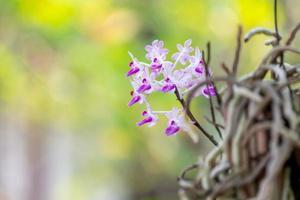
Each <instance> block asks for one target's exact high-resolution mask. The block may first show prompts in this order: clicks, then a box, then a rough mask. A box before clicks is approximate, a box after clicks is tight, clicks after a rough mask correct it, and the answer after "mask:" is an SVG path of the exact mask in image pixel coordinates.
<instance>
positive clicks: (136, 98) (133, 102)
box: [128, 96, 141, 107]
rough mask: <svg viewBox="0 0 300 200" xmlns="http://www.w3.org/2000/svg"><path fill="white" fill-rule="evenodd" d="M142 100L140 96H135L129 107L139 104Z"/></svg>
mask: <svg viewBox="0 0 300 200" xmlns="http://www.w3.org/2000/svg"><path fill="white" fill-rule="evenodd" d="M140 100H141V97H140V96H134V97H133V98H132V99H131V100H130V101H129V103H128V106H129V107H130V106H132V105H133V104H135V103H137V102H139V101H140Z"/></svg>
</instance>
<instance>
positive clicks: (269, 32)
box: [244, 27, 277, 42]
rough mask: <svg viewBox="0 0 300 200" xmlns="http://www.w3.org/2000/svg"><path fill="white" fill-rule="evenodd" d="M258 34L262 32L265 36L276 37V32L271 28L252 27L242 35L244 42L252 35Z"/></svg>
mask: <svg viewBox="0 0 300 200" xmlns="http://www.w3.org/2000/svg"><path fill="white" fill-rule="evenodd" d="M258 34H263V35H266V36H273V37H275V38H277V34H276V33H274V32H273V31H272V30H269V29H266V28H262V27H257V28H254V29H251V30H250V31H249V32H248V33H247V34H246V35H245V36H244V42H248V41H249V40H250V39H251V38H252V37H253V36H255V35H258Z"/></svg>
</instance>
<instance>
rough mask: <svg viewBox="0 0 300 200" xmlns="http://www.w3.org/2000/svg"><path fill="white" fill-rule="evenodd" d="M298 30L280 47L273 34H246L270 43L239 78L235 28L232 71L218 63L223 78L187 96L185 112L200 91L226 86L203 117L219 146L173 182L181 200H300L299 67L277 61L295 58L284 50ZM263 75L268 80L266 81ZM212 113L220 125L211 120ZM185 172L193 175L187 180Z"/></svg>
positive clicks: (288, 48) (209, 81)
mask: <svg viewBox="0 0 300 200" xmlns="http://www.w3.org/2000/svg"><path fill="white" fill-rule="evenodd" d="M299 29H300V24H298V25H297V26H296V27H295V28H294V29H293V30H292V32H291V33H290V35H289V37H288V39H287V40H286V42H285V46H280V39H281V37H280V38H279V37H278V36H279V34H278V33H276V32H275V33H273V32H272V31H269V30H266V29H262V28H258V29H254V30H252V31H250V33H248V34H246V36H245V40H246V41H248V40H249V39H250V38H251V37H252V36H254V35H255V34H261V33H262V34H267V35H270V36H272V37H274V38H275V40H276V42H273V48H272V49H271V50H270V52H268V53H267V55H266V56H265V58H264V59H263V60H262V62H261V64H260V65H259V66H258V68H257V69H256V70H255V71H254V72H253V73H250V74H248V75H246V76H244V77H243V78H240V79H239V78H238V77H237V69H238V63H239V58H240V52H241V35H242V30H241V28H239V32H238V37H237V43H238V45H237V48H236V52H235V58H234V62H233V66H232V69H231V70H230V69H229V68H228V67H227V66H226V65H225V64H223V65H222V66H223V69H224V70H225V72H226V76H224V77H207V79H206V80H205V81H203V82H201V83H199V84H198V85H197V86H196V87H194V89H193V90H192V91H191V92H190V94H189V95H188V97H187V99H186V101H185V104H186V105H185V106H186V108H187V110H189V106H190V104H191V102H192V100H193V96H194V93H195V92H196V91H197V90H198V89H199V88H200V87H202V86H204V85H205V84H215V83H217V82H224V83H226V87H225V88H224V89H223V90H222V91H219V92H217V102H218V106H217V107H218V109H216V110H215V107H214V105H213V103H212V100H213V99H210V105H211V117H212V119H208V118H207V121H208V122H209V123H211V124H212V126H213V127H215V129H216V132H217V133H219V136H220V141H218V144H217V146H216V147H215V148H214V149H213V150H212V151H211V152H210V153H209V154H208V155H207V156H206V157H205V158H200V159H199V161H198V162H197V163H195V164H193V165H192V166H189V167H187V168H186V169H185V170H183V172H182V173H181V174H180V176H179V177H178V183H179V185H180V187H181V189H180V191H179V197H180V198H181V199H182V200H188V199H218V200H222V199H224V200H225V199H226V200H229V199H249V200H250V199H257V200H273V199H275V200H277V199H278V200H279V199H287V200H291V199H300V192H299V189H300V173H299V171H300V89H299V88H297V87H296V84H297V83H299V82H300V65H290V64H287V63H284V62H283V58H284V55H285V54H286V53H295V54H300V50H299V49H297V48H294V47H291V46H290V45H291V43H292V41H293V40H294V38H295V35H296V32H297V31H298V30H299ZM209 47H210V46H209ZM208 49H209V48H208ZM208 54H209V55H210V53H209V51H208ZM206 65H207V62H206ZM268 73H270V74H271V79H266V75H267V74H268ZM216 111H219V112H220V114H221V116H222V118H223V122H217V121H216V117H215V112H216ZM190 171H194V172H196V173H197V175H196V176H195V177H192V178H191V177H188V174H189V172H190Z"/></svg>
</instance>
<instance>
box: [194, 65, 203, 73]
mask: <svg viewBox="0 0 300 200" xmlns="http://www.w3.org/2000/svg"><path fill="white" fill-rule="evenodd" d="M195 72H197V73H199V74H202V73H203V68H202V67H199V66H198V67H196V68H195Z"/></svg>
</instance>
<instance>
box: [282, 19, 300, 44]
mask: <svg viewBox="0 0 300 200" xmlns="http://www.w3.org/2000/svg"><path fill="white" fill-rule="evenodd" d="M299 30H300V22H299V23H298V24H297V25H296V26H295V27H294V28H293V30H292V32H291V34H290V36H289V37H288V39H287V41H286V43H285V44H286V45H287V46H289V45H291V44H292V42H293V40H294V39H295V36H296V34H297V32H298V31H299Z"/></svg>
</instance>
